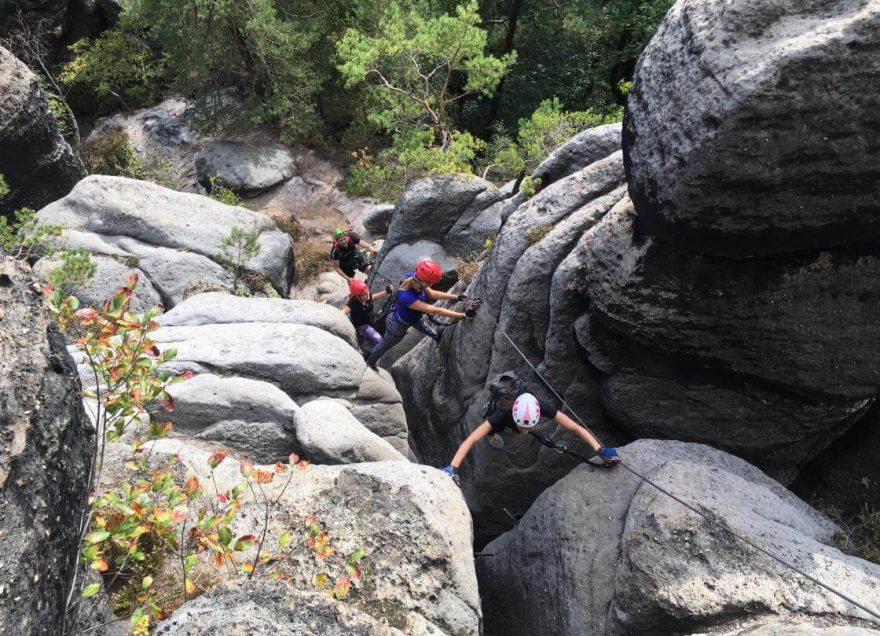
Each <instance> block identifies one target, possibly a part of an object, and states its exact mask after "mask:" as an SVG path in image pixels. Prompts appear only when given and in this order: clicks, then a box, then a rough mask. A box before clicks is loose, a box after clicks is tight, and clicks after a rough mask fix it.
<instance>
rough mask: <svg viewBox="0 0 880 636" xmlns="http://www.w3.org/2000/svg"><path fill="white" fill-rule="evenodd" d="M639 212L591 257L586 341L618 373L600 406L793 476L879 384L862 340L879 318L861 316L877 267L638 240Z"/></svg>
mask: <svg viewBox="0 0 880 636" xmlns="http://www.w3.org/2000/svg"><path fill="white" fill-rule="evenodd" d="M640 218H641V216H640V215H639V214H637V213H636V212H635V211H634V210H633V207H632V204H631V203H630V202H629V201H628V200H626V201H624V202H622V203H621V204H620V205H619V206H618V207H617V208H616V209H615V210H614V212H613V213H612V214H611V215H609V216H608V217H607V218H606V219H605V220H604V221H603V223H602V224H601V225H600V226H599V227H598V228H597V230H596V235H595V237H594V239H593V241H592V242H591V244H590V251H589V255H588V258H587V272H588V274H587V289H588V290H589V297H590V300H591V305H590V323H589V325H584V328H583V329H581V330H580V332H579V335H580V336H581V339H582V341H583V343H584V344H585V346H586V348H587V350H588V351H590V354H591V355H590V357H591V360H593V361H594V364H595V365H596V366H597V367H600V368H602V371H603V372H605V373H607V374H608V375H607V376H606V377H604V378H603V380H602V400H603V404H604V405H605V407H606V409H607V411H608V413H609V415H610V416H611V417H612V419H613V420H614V421H615V422H617V423H618V424H619V425H620V426H621V427H623V428H624V429H626V430H628V431H629V432H630V433H631V434H632V435H635V436H650V435H654V436H673V437H676V438H678V439H683V440H689V441H704V442H709V443H712V444H716V445H718V446H720V447H722V448H727V449H730V450H732V451H734V452H737V453H738V454H741V455H742V456H744V457H746V458H750V459H751V460H753V461H757V462H760V463H761V465H763V466H765V467H767V468H768V469H772V470H774V471H783V472H784V471H785V470H786V469H787V468H791V467H795V468H796V467H799V466H802V465H803V464H804V463H806V462H807V461H809V460H810V459H811V458H812V457H814V456H815V455H816V454H817V453H818V452H819V451H820V450H821V449H822V448H824V447H825V446H827V444H828V443H829V442H830V441H831V440H833V439H834V438H835V437H837V436H838V435H839V434H840V433H841V432H842V431H843V430H845V429H846V428H847V427H848V426H849V425H851V424H852V423H853V422H855V421H856V420H857V419H858V417H860V416H861V415H862V414H864V412H865V410H866V408H867V407H868V406H870V404H871V402H872V400H873V397H874V395H875V392H876V385H877V379H876V378H874V375H875V372H876V368H875V367H876V365H875V364H874V362H873V351H872V349H871V347H865V342H866V339H867V341H868V342H871V341H873V339H874V338H875V335H873V332H874V330H875V329H876V324H874V321H871V320H866V318H865V316H866V314H865V313H864V312H865V311H866V310H867V313H868V314H871V313H873V312H874V311H877V310H880V286H878V285H877V284H876V272H875V271H874V270H876V269H878V268H880V261H878V260H877V259H876V258H875V257H872V256H860V257H854V256H850V255H844V254H832V253H830V252H823V253H820V254H807V255H800V254H798V255H792V256H790V257H786V258H783V257H775V258H772V259H769V258H768V259H753V260H750V261H742V262H741V261H732V260H728V259H724V258H719V257H712V256H708V255H702V254H696V253H692V252H687V251H684V250H680V249H677V248H676V247H675V246H673V245H670V244H667V243H665V242H662V241H660V240H657V239H656V238H654V237H644V236H638V235H637V232H636V229H635V227H636V224H637V223H638V219H640ZM874 305H877V306H878V308H877V310H873V309H871V308H872V307H873V306H874ZM721 405H725V406H724V407H723V408H721ZM721 413H727V415H721ZM719 417H720V418H721V419H719ZM725 419H726V420H728V421H729V425H728V426H723V425H721V424H722V422H723V421H724V420H725ZM768 424H770V426H768ZM768 451H769V454H768ZM779 474H780V475H781V474H782V472H780V473H779Z"/></svg>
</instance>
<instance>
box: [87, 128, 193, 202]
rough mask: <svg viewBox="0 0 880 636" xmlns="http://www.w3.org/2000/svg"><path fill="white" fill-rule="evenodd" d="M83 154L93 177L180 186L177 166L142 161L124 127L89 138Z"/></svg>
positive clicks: (155, 158) (151, 159)
mask: <svg viewBox="0 0 880 636" xmlns="http://www.w3.org/2000/svg"><path fill="white" fill-rule="evenodd" d="M80 155H81V157H82V160H83V163H84V164H85V166H86V169H87V170H88V171H89V173H90V174H107V175H111V176H116V177H129V178H130V179H140V180H142V181H152V182H153V183H157V184H159V185H161V186H164V187H166V188H175V187H177V185H178V182H177V178H176V177H175V168H174V164H173V163H172V162H171V161H170V160H168V159H164V158H162V157H158V156H152V157H149V158H147V159H143V158H141V157H140V155H138V153H137V152H136V151H135V149H134V146H132V145H131V141H130V140H129V138H128V135H127V134H126V132H125V130H123V129H122V128H120V127H114V128H110V129H109V130H107V131H106V132H104V133H102V134H99V135H92V136H91V137H89V138H88V139H87V140H86V141H85V142H83V144H82V146H81V148H80Z"/></svg>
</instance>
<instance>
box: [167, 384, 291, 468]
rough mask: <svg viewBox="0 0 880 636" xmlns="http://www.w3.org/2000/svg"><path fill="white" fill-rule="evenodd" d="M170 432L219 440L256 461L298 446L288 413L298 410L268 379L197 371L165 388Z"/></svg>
mask: <svg viewBox="0 0 880 636" xmlns="http://www.w3.org/2000/svg"><path fill="white" fill-rule="evenodd" d="M168 392H169V393H170V394H171V397H173V398H174V410H173V411H172V412H170V413H168V414H167V418H168V419H169V420H170V421H171V422H172V424H173V425H174V430H175V431H176V432H181V433H187V434H190V435H195V436H197V437H198V438H201V439H208V440H212V441H216V442H221V443H223V444H224V445H225V446H229V447H231V448H235V449H236V450H238V451H240V452H241V453H242V454H244V455H246V456H248V457H250V458H251V459H253V460H255V461H258V462H261V463H267V464H269V463H273V462H276V461H279V460H282V459H286V458H287V456H288V455H290V453H292V452H294V451H297V450H298V449H299V447H298V445H297V443H296V437H295V436H294V434H293V417H294V415H295V414H296V411H297V409H298V408H299V407H298V406H297V405H296V403H295V402H294V401H293V400H291V399H290V398H289V397H288V396H287V394H286V393H284V391H282V390H281V389H279V388H278V387H277V386H275V385H273V384H269V383H268V382H260V381H258V380H249V379H247V378H237V377H231V378H220V377H217V376H215V375H211V374H209V373H204V374H199V375H196V376H194V377H193V378H191V379H190V380H187V381H186V382H182V383H180V384H174V385H172V386H171V387H169V389H168Z"/></svg>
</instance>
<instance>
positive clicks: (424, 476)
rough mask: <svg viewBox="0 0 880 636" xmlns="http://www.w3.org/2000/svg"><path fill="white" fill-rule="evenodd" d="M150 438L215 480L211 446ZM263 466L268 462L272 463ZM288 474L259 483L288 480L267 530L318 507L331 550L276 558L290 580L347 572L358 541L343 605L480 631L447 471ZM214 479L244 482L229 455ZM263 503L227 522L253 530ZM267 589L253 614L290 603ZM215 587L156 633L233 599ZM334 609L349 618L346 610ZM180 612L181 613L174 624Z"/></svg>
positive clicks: (303, 583) (354, 468) (295, 583)
mask: <svg viewBox="0 0 880 636" xmlns="http://www.w3.org/2000/svg"><path fill="white" fill-rule="evenodd" d="M150 446H151V448H152V451H153V456H154V457H155V458H156V461H163V460H164V458H165V457H166V456H167V455H169V454H172V453H178V454H179V455H180V457H181V460H182V470H183V471H184V472H183V473H181V475H182V476H183V477H185V474H190V473H195V474H197V475H198V476H199V478H200V480H201V482H202V484H203V485H207V484H212V483H213V482H212V480H211V478H210V477H209V469H208V464H207V459H208V456H209V454H208V453H207V452H204V451H201V450H197V449H194V448H192V447H191V446H189V445H187V444H184V443H181V442H179V441H173V440H161V441H159V442H155V443H152V444H150ZM264 468H267V469H269V470H271V467H269V466H266V467H264ZM292 475H293V477H292V479H291V481H290V482H289V484H287V481H286V480H284V479H276V481H275V482H273V483H272V484H271V485H268V486H265V487H264V488H265V489H266V492H267V495H268V496H269V497H270V498H273V497H276V496H278V493H279V492H280V491H281V490H282V489H284V494H283V495H282V499H281V502H280V506H279V508H278V509H277V512H276V513H275V514H273V515H272V517H271V520H270V526H269V532H268V536H269V537H272V538H273V539H272V540H274V541H276V542H277V537H278V536H280V534H281V533H282V532H284V531H291V532H292V533H293V534H294V535H296V533H298V532H301V529H302V527H303V523H304V521H305V519H306V518H307V517H309V516H310V515H315V517H316V519H317V522H318V523H319V524H320V525H321V527H322V528H324V529H325V530H326V531H327V532H328V533H329V534H330V536H331V538H332V542H333V546H334V547H335V548H336V556H334V557H331V558H328V559H325V560H324V561H318V560H317V559H316V558H315V557H314V555H312V554H311V553H309V552H308V550H307V549H305V548H303V550H302V551H295V553H294V554H293V555H292V556H291V557H290V558H289V559H288V560H287V561H285V562H284V564H281V565H279V568H280V572H281V574H283V575H285V576H290V577H291V581H290V584H291V586H292V587H293V588H295V589H297V590H304V591H308V592H313V591H314V584H313V580H312V579H313V577H314V575H315V574H316V573H318V572H320V571H327V572H328V573H329V574H331V575H332V576H336V575H337V572H344V569H343V566H344V564H345V559H346V558H347V556H348V555H350V554H351V553H352V552H354V551H355V550H356V549H357V548H360V549H362V550H363V551H364V552H365V553H366V555H367V556H366V557H365V560H364V562H363V563H364V572H365V574H364V579H363V581H362V582H361V583H356V585H359V586H360V589H358V591H357V594H356V595H353V598H352V599H351V600H349V601H345V602H344V603H345V604H346V605H347V606H348V607H351V608H352V609H353V610H354V609H356V610H359V611H360V612H364V613H366V614H369V615H371V616H373V617H374V618H378V619H385V620H387V621H388V622H389V623H390V624H391V625H392V626H393V627H395V628H397V629H400V630H402V631H403V632H404V633H407V634H414V635H415V634H418V635H420V636H421V635H425V636H427V635H428V634H474V635H476V634H478V633H479V629H480V620H481V609H480V598H479V595H478V592H477V582H476V575H475V573H474V565H473V556H472V548H471V538H472V533H471V524H470V515H469V514H468V510H467V507H466V506H465V503H464V500H463V499H462V497H461V493H460V491H459V490H458V488H457V487H456V486H455V485H454V484H453V483H452V481H451V480H450V479H449V478H448V477H447V476H446V475H444V474H443V473H441V472H439V471H437V470H435V469H433V468H430V467H427V466H418V465H415V464H410V463H409V462H399V461H398V462H373V463H367V464H351V465H348V466H316V465H312V466H310V467H309V468H308V469H307V470H305V471H299V470H294V471H293V473H292ZM117 477H122V478H124V474H122V475H117V476H113V475H108V478H110V479H112V478H117ZM215 479H216V483H217V488H218V489H219V490H220V491H223V490H228V489H230V488H232V487H234V486H236V485H237V484H238V483H239V482H240V481H241V475H240V474H239V467H238V463H237V462H235V461H233V460H231V459H227V460H226V462H224V463H223V464H221V465H220V466H219V468H218V469H217V470H216V471H215ZM206 487H207V486H206ZM259 511H260V508H259V507H258V506H256V505H255V504H254V503H253V502H251V500H250V499H248V500H247V501H246V502H245V503H244V505H243V509H242V511H241V513H240V514H239V515H238V516H237V517H236V519H235V521H234V522H233V532H234V533H235V534H236V536H238V535H240V534H246V533H253V532H255V531H257V526H258V525H259V523H260V522H259V521H258V519H262V518H263V516H262V513H259V514H258V512H259ZM272 549H273V550H274V549H275V547H274V545H273V547H272ZM255 550H256V548H254V550H253V551H255ZM247 556H248V555H247V554H245V555H244V557H247ZM244 589H247V588H244ZM273 590H275V591H270V590H267V595H269V598H265V597H262V595H258V596H261V598H265V600H264V601H257V600H252V603H253V604H254V605H251V606H250V607H254V610H253V611H254V612H255V618H256V619H257V620H276V619H272V618H271V617H272V616H273V615H274V613H275V612H276V611H280V610H281V606H282V605H286V604H284V603H282V602H280V601H278V602H277V603H276V601H275V600H272V597H275V598H277V594H280V593H281V591H280V588H273ZM216 594H217V597H216V598H217V601H216V602H210V601H209V599H211V598H214V597H210V596H209V597H206V600H205V601H204V603H208V605H204V604H201V603H200V604H198V605H196V606H195V607H196V608H201V609H199V611H198V613H190V612H189V611H188V608H187V607H186V606H185V607H184V608H183V609H182V611H181V613H179V614H177V615H175V617H176V618H172V619H171V620H170V621H169V623H166V626H164V627H163V629H165V630H170V631H164V632H160V633H169V634H170V633H177V632H175V631H174V629H175V628H176V627H178V626H179V627H180V628H181V629H196V628H195V627H193V624H194V621H195V622H198V620H197V619H198V617H202V618H204V619H205V620H207V616H206V615H205V614H204V613H202V610H203V609H205V608H206V607H213V608H214V609H215V611H218V610H221V609H222V608H223V607H225V605H226V601H225V599H229V600H230V601H232V597H231V596H228V592H226V591H224V590H222V589H221V590H218V591H217V592H216ZM308 605H309V606H310V605H311V604H308ZM260 606H262V607H263V609H260V608H259V607H260ZM189 607H193V606H189ZM333 607H335V606H333ZM328 608H329V606H328ZM241 611H242V612H244V611H245V608H242V610H241ZM286 611H287V612H294V611H295V610H290V609H288V610H286ZM319 611H321V612H323V610H319ZM338 611H339V612H342V613H343V614H342V618H343V619H345V617H344V614H345V612H346V610H344V609H341V608H340V609H339V610H338ZM187 616H188V617H189V618H186V617H187ZM288 616H289V614H288ZM354 616H355V617H356V616H357V614H356V613H354ZM184 619H185V622H181V623H178V624H175V623H174V621H175V620H184ZM277 620H286V619H284V618H283V617H279V618H278V619H277ZM295 620H299V619H295ZM315 620H318V619H317V618H316V619H315ZM343 624H344V623H343ZM282 631H283V632H284V633H286V632H285V630H282ZM293 631H294V632H296V630H293ZM183 633H200V632H186V631H184V632H183ZM221 633H223V632H221ZM249 633H250V632H249ZM253 633H258V632H253ZM315 633H319V631H316V632H315ZM367 633H372V632H367ZM379 633H382V632H379Z"/></svg>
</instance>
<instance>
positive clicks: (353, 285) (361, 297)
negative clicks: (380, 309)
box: [341, 280, 394, 351]
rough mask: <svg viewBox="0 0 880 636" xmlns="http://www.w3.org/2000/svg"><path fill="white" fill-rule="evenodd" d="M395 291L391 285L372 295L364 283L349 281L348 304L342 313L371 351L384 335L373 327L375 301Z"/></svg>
mask: <svg viewBox="0 0 880 636" xmlns="http://www.w3.org/2000/svg"><path fill="white" fill-rule="evenodd" d="M393 291H394V288H393V287H391V285H386V286H385V289H384V290H383V291H380V292H376V293H375V294H371V293H370V288H369V287H368V286H367V284H366V283H365V282H364V281H362V280H350V281H348V292H349V296H348V302H347V303H346V304H345V306H344V307H343V308H342V309H341V311H342V313H344V314H346V315H347V316H348V317H349V319H350V320H351V323H352V324H353V325H354V329H355V331H356V332H357V335H358V339H359V341H360V342H363V343H364V344H366V345H367V349H368V350H369V351H372V349H373V347H375V346H376V345H377V344H379V341H380V340H382V335H381V334H380V333H379V332H378V331H376V328H375V327H374V326H373V301H374V300H379V299H380V298H384V297H385V296H387V295H389V294H391V293H392V292H393Z"/></svg>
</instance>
